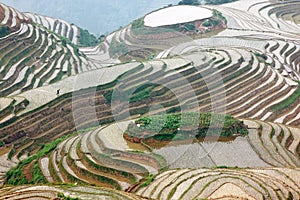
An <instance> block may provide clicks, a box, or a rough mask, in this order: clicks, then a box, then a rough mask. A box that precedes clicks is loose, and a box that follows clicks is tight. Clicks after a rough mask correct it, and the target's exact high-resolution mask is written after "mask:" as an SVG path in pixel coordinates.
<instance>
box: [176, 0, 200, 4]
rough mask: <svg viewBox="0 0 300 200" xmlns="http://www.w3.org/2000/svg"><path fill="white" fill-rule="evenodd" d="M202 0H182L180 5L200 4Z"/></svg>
mask: <svg viewBox="0 0 300 200" xmlns="http://www.w3.org/2000/svg"><path fill="white" fill-rule="evenodd" d="M199 4H200V2H199V1H198V0H182V1H180V2H179V3H178V5H199Z"/></svg>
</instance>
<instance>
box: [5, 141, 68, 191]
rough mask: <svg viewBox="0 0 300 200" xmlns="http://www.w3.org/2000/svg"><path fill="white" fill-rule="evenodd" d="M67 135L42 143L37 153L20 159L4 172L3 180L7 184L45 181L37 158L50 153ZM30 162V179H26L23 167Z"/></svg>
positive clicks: (41, 182)
mask: <svg viewBox="0 0 300 200" xmlns="http://www.w3.org/2000/svg"><path fill="white" fill-rule="evenodd" d="M68 137H69V135H66V136H63V137H61V138H58V139H57V140H55V141H52V142H51V143H48V144H46V145H44V146H43V147H42V148H41V150H39V151H38V152H37V154H35V155H33V156H31V157H29V158H26V159H24V160H22V161H20V162H19V164H18V165H17V166H16V167H14V168H12V169H10V170H9V171H8V172H7V173H6V174H5V180H6V181H5V182H6V183H7V184H9V185H24V184H38V183H40V184H43V183H47V180H46V179H45V177H44V176H43V173H42V171H41V169H40V167H39V164H38V160H39V159H40V158H42V157H43V156H46V155H48V154H50V153H51V152H52V151H53V150H54V149H55V148H56V146H57V145H58V144H59V143H61V142H62V141H63V140H65V139H66V138H68ZM31 163H33V165H32V167H31V168H30V173H31V176H32V180H27V178H26V176H25V175H24V168H25V167H26V166H28V165H29V164H31Z"/></svg>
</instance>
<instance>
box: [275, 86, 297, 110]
mask: <svg viewBox="0 0 300 200" xmlns="http://www.w3.org/2000/svg"><path fill="white" fill-rule="evenodd" d="M299 98H300V82H298V88H297V90H296V91H295V92H294V93H293V94H292V95H291V96H289V97H288V98H286V99H285V100H283V101H282V102H280V103H278V104H275V105H273V106H272V107H271V109H272V110H273V111H275V112H280V111H281V110H283V109H285V108H288V107H289V106H290V105H292V104H293V103H294V102H296V101H297V100H299Z"/></svg>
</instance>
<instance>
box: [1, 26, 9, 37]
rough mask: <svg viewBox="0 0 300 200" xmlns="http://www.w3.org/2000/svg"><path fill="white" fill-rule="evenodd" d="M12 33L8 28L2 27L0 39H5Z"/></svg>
mask: <svg viewBox="0 0 300 200" xmlns="http://www.w3.org/2000/svg"><path fill="white" fill-rule="evenodd" d="M9 33H10V30H9V27H8V26H0V37H4V36H6V35H8V34H9Z"/></svg>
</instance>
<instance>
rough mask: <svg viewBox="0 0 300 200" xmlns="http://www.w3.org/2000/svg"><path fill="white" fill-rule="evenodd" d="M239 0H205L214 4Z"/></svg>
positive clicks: (206, 2)
mask: <svg viewBox="0 0 300 200" xmlns="http://www.w3.org/2000/svg"><path fill="white" fill-rule="evenodd" d="M234 1H237V0H205V4H213V5H219V4H223V3H229V2H234Z"/></svg>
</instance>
